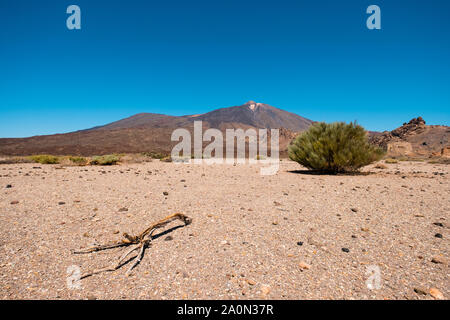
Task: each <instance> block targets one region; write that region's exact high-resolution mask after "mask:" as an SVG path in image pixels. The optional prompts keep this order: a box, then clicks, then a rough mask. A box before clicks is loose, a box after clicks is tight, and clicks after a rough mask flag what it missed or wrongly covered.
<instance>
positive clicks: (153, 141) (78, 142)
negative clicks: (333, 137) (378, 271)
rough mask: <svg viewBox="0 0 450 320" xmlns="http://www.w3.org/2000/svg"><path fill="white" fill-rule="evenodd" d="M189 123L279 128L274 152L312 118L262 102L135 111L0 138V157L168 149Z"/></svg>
mask: <svg viewBox="0 0 450 320" xmlns="http://www.w3.org/2000/svg"><path fill="white" fill-rule="evenodd" d="M194 121H202V124H203V128H204V130H206V129H207V128H217V129H219V130H222V131H224V130H225V129H228V128H242V129H248V128H255V129H264V128H266V129H281V130H280V150H284V149H286V148H287V145H288V143H289V142H290V140H291V139H292V138H294V137H295V135H296V133H297V132H300V131H303V130H306V129H307V128H308V127H309V126H310V125H311V124H312V123H313V121H311V120H308V119H306V118H303V117H300V116H299V115H296V114H294V113H290V112H287V111H284V110H281V109H278V108H275V107H272V106H269V105H267V104H263V103H256V102H254V101H249V102H247V103H245V104H244V105H241V106H234V107H229V108H221V109H217V110H213V111H211V112H208V113H204V114H198V115H186V116H169V115H163V114H154V113H140V114H136V115H134V116H132V117H129V118H126V119H122V120H119V121H116V122H112V123H110V124H106V125H104V126H99V127H94V128H91V129H86V130H80V131H76V132H71V133H65V134H55V135H48V136H35V137H30V138H7V139H0V154H1V155H17V156H21V155H30V154H42V153H49V154H56V155H85V156H89V155H101V154H108V153H138V152H150V151H153V152H162V153H170V151H171V150H172V147H173V145H174V144H175V143H176V142H171V139H170V138H171V134H172V132H173V130H175V129H177V128H186V129H188V130H189V131H191V132H192V129H193V124H194Z"/></svg>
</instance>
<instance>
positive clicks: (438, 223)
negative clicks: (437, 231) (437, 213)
mask: <svg viewBox="0 0 450 320" xmlns="http://www.w3.org/2000/svg"><path fill="white" fill-rule="evenodd" d="M433 224H434V225H435V226H438V227H443V226H444V224H442V222H434V223H433Z"/></svg>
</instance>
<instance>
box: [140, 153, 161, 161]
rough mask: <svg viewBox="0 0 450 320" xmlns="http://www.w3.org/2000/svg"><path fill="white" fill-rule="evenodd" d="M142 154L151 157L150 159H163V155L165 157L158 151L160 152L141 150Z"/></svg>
mask: <svg viewBox="0 0 450 320" xmlns="http://www.w3.org/2000/svg"><path fill="white" fill-rule="evenodd" d="M142 155H143V156H146V157H149V158H152V159H159V160H161V159H164V158H165V157H167V155H166V154H164V153H160V152H143V153H142Z"/></svg>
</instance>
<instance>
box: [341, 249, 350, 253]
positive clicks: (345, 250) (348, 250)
mask: <svg viewBox="0 0 450 320" xmlns="http://www.w3.org/2000/svg"><path fill="white" fill-rule="evenodd" d="M341 250H342V251H344V252H347V253H348V252H350V249H349V248H342V249H341Z"/></svg>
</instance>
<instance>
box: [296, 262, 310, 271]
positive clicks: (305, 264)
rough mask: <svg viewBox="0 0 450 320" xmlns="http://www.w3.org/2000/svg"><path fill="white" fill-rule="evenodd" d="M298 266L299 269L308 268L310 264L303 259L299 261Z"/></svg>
mask: <svg viewBox="0 0 450 320" xmlns="http://www.w3.org/2000/svg"><path fill="white" fill-rule="evenodd" d="M298 266H299V268H300V269H301V270H309V269H310V268H311V266H310V265H309V264H307V263H306V262H304V261H302V262H300V263H299V264H298Z"/></svg>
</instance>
